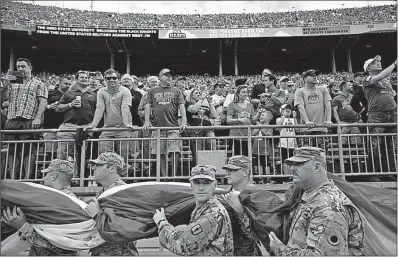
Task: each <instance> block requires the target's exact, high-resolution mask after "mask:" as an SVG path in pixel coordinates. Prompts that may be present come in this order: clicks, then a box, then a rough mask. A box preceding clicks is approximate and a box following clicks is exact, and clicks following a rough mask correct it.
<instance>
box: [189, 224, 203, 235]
mask: <svg viewBox="0 0 398 257" xmlns="http://www.w3.org/2000/svg"><path fill="white" fill-rule="evenodd" d="M202 232H203V229H202V227H201V226H200V224H198V225H195V226H193V227H192V228H191V233H192V235H194V236H195V235H199V234H200V233H202Z"/></svg>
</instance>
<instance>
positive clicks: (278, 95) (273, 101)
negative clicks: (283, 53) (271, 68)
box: [260, 74, 286, 125]
mask: <svg viewBox="0 0 398 257" xmlns="http://www.w3.org/2000/svg"><path fill="white" fill-rule="evenodd" d="M263 81H264V85H265V92H264V93H262V94H260V97H261V99H262V101H260V103H261V106H262V107H263V108H265V109H266V110H268V111H270V112H271V113H272V115H273V119H272V120H271V122H270V125H275V124H276V119H277V117H279V116H280V113H279V109H280V107H281V106H282V104H284V102H285V99H286V93H285V91H284V90H281V89H278V88H277V87H276V85H277V80H276V77H275V76H274V75H272V74H267V75H265V76H264V77H263ZM262 96H264V97H262Z"/></svg>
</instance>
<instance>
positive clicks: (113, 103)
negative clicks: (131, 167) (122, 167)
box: [85, 69, 136, 161]
mask: <svg viewBox="0 0 398 257" xmlns="http://www.w3.org/2000/svg"><path fill="white" fill-rule="evenodd" d="M104 75H105V80H106V84H107V87H105V88H101V89H100V90H99V91H98V95H97V108H96V110H95V114H94V119H93V121H92V124H91V125H88V126H87V127H86V128H85V129H88V128H96V127H97V126H98V124H99V122H100V121H101V118H102V117H103V116H104V128H110V129H112V128H126V129H127V130H124V131H103V132H102V133H101V135H100V137H99V139H120V138H132V136H133V132H132V131H131V130H130V129H133V125H132V118H131V113H130V106H131V101H132V99H131V93H130V91H129V90H128V89H127V88H126V87H123V86H120V84H119V74H118V73H117V72H116V71H115V70H113V69H109V70H107V71H105V73H104ZM131 145H135V143H134V142H130V141H127V140H121V141H119V142H114V141H100V143H99V151H100V153H103V152H109V151H116V152H117V153H119V154H120V155H121V156H122V157H123V158H124V159H125V160H126V161H128V159H129V154H134V152H135V150H136V149H135V148H134V147H132V146H131ZM114 148H116V149H114Z"/></svg>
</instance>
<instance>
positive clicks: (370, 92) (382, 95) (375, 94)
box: [363, 76, 397, 113]
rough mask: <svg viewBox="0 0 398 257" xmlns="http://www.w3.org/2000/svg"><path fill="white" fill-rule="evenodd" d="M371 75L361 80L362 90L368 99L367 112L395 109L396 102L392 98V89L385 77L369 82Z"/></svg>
mask: <svg viewBox="0 0 398 257" xmlns="http://www.w3.org/2000/svg"><path fill="white" fill-rule="evenodd" d="M371 78H372V76H368V77H366V78H365V79H364V80H363V91H364V93H365V97H366V100H367V101H368V113H371V112H386V111H395V110H396V109H397V103H396V102H395V100H394V93H395V92H394V90H393V89H392V87H391V84H390V82H388V81H387V79H382V80H380V81H379V82H377V83H376V84H370V80H371Z"/></svg>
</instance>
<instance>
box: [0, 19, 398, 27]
mask: <svg viewBox="0 0 398 257" xmlns="http://www.w3.org/2000/svg"><path fill="white" fill-rule="evenodd" d="M396 22H397V21H396V20H393V19H385V20H360V21H342V22H316V23H315V22H294V23H290V22H289V23H263V24H261V23H257V24H242V25H220V26H184V25H175V26H170V25H164V26H161V25H154V26H149V25H142V26H132V25H130V24H118V23H115V24H112V25H109V24H101V23H98V24H89V25H87V24H75V23H63V22H57V23H43V22H40V21H24V20H16V21H8V20H6V21H4V22H2V25H8V26H14V27H15V28H18V27H22V26H26V27H28V28H33V27H35V26H36V25H43V26H63V27H76V28H101V29H158V30H167V29H234V28H235V29H236V28H239V29H245V28H286V27H319V26H341V25H361V24H382V23H396Z"/></svg>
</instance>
